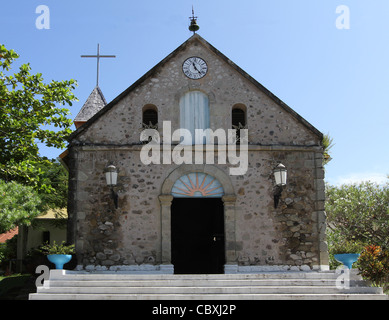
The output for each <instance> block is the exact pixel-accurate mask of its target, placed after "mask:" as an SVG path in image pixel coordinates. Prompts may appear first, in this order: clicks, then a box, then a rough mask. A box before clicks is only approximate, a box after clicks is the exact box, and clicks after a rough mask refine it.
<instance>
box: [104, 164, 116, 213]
mask: <svg viewBox="0 0 389 320" xmlns="http://www.w3.org/2000/svg"><path fill="white" fill-rule="evenodd" d="M105 179H106V180H107V185H108V187H111V198H112V199H113V202H114V204H115V208H116V209H117V208H118V198H119V197H118V194H117V193H116V192H115V190H113V187H114V186H116V184H117V181H118V170H117V169H116V167H115V166H114V165H113V164H110V165H109V166H108V167H106V168H105Z"/></svg>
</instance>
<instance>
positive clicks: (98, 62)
mask: <svg viewBox="0 0 389 320" xmlns="http://www.w3.org/2000/svg"><path fill="white" fill-rule="evenodd" d="M81 58H97V81H96V87H98V86H99V69H100V58H116V56H113V55H100V44H97V55H82V56H81Z"/></svg>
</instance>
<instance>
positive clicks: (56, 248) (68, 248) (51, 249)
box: [39, 241, 75, 255]
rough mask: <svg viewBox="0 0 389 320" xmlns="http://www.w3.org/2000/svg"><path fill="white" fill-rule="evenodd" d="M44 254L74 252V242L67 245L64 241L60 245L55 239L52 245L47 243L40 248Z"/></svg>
mask: <svg viewBox="0 0 389 320" xmlns="http://www.w3.org/2000/svg"><path fill="white" fill-rule="evenodd" d="M39 251H40V252H42V253H43V254H46V255H49V254H74V253H75V249H74V244H71V245H66V244H65V241H63V242H62V243H61V244H60V245H58V244H57V243H56V242H55V241H54V242H53V244H52V245H50V244H48V243H46V244H44V245H42V246H41V247H40V249H39Z"/></svg>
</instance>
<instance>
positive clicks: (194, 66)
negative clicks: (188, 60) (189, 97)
mask: <svg viewBox="0 0 389 320" xmlns="http://www.w3.org/2000/svg"><path fill="white" fill-rule="evenodd" d="M192 65H193V68H195V70H196V71H197V72H198V73H201V72H200V71H199V69H197V67H196V65H195V63H194V62H193V63H192Z"/></svg>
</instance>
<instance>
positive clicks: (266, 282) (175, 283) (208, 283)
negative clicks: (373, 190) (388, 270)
mask: <svg viewBox="0 0 389 320" xmlns="http://www.w3.org/2000/svg"><path fill="white" fill-rule="evenodd" d="M335 285H336V282H335V280H334V279H325V280H310V279H257V280H254V279H249V280H244V281H242V280H192V279H190V280H158V281H155V280H120V281H119V280H83V281H77V280H49V281H46V282H45V286H49V287H157V286H158V287H195V286H199V287H221V286H224V287H234V286H238V287H239V286H319V287H321V286H335ZM350 286H352V287H363V286H366V282H365V281H362V280H351V281H350Z"/></svg>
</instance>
